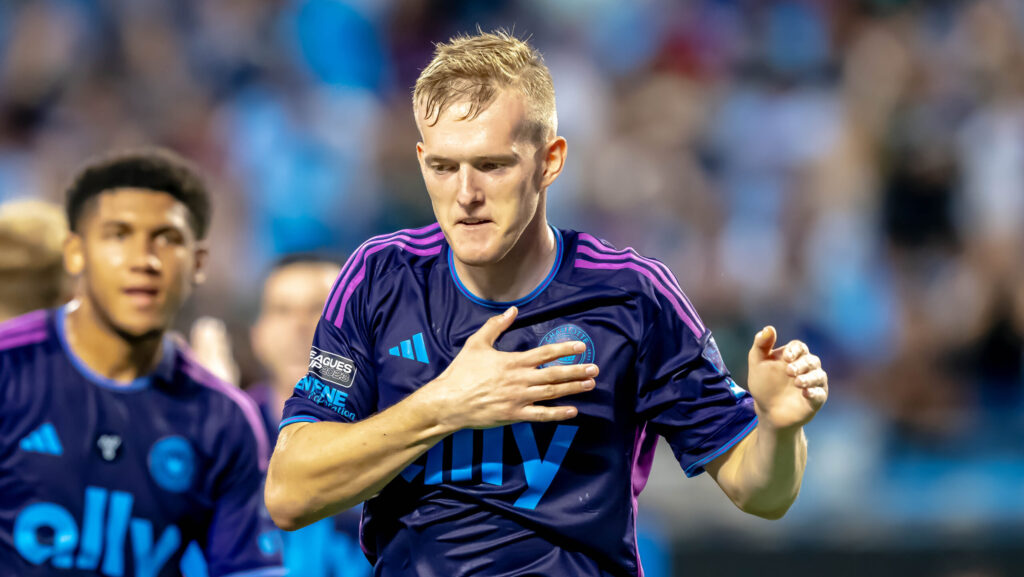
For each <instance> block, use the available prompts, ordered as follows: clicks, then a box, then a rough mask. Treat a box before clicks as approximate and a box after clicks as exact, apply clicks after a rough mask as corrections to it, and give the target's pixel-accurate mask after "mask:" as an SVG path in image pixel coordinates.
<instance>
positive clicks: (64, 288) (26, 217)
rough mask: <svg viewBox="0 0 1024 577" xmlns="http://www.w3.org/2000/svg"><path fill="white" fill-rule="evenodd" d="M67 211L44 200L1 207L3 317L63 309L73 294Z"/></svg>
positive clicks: (0, 301) (0, 294)
mask: <svg viewBox="0 0 1024 577" xmlns="http://www.w3.org/2000/svg"><path fill="white" fill-rule="evenodd" d="M67 235H68V223H67V219H66V218H65V217H64V210H63V208H61V207H60V206H58V205H56V204H51V203H48V202H43V201H39V200H19V201H11V202H8V203H4V204H0V312H4V313H6V315H4V316H13V315H16V314H22V313H25V312H28V311H30V310H34V309H38V308H48V307H53V306H57V305H59V304H61V303H62V302H63V301H64V300H66V298H67V296H68V292H69V279H68V278H67V275H66V274H65V272H64V264H63V246H64V240H65V239H66V238H67Z"/></svg>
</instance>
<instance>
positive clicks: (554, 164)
mask: <svg viewBox="0 0 1024 577" xmlns="http://www.w3.org/2000/svg"><path fill="white" fill-rule="evenodd" d="M568 148H569V143H567V142H566V141H565V139H564V138H562V137H561V136H556V137H555V138H554V139H553V140H549V141H548V142H547V143H546V144H545V145H544V146H543V147H542V149H541V154H542V155H543V158H542V159H541V166H542V168H543V169H542V171H541V175H540V188H542V189H544V188H547V187H549V186H551V183H553V182H555V179H556V178H558V175H559V174H562V168H564V167H565V156H566V154H567V153H568Z"/></svg>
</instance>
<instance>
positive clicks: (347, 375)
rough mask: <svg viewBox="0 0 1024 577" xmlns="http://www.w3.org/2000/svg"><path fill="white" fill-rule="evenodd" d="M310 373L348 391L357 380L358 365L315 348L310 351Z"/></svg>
mask: <svg viewBox="0 0 1024 577" xmlns="http://www.w3.org/2000/svg"><path fill="white" fill-rule="evenodd" d="M309 372H310V373H312V374H314V375H316V376H317V377H319V378H320V379H322V380H324V381H327V382H328V383H334V384H335V385H338V386H340V387H345V388H346V389H347V388H349V387H351V386H352V383H353V382H354V381H355V379H356V364H355V363H354V362H352V359H346V358H345V357H343V356H341V355H337V354H334V353H330V352H327V351H325V350H322V349H318V348H316V347H313V348H312V350H310V351H309Z"/></svg>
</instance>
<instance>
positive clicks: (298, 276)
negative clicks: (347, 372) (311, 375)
mask: <svg viewBox="0 0 1024 577" xmlns="http://www.w3.org/2000/svg"><path fill="white" fill-rule="evenodd" d="M340 271H341V264H340V263H339V262H338V261H337V260H335V259H332V258H330V257H327V256H323V255H315V254H294V255H288V256H285V257H283V258H281V259H280V260H278V261H277V262H276V263H274V265H273V266H272V267H271V269H270V272H269V273H268V274H267V277H266V280H265V281H264V283H263V296H262V298H261V299H260V312H259V317H258V318H257V319H256V323H255V324H254V325H253V327H252V333H251V336H252V344H253V352H254V353H256V357H257V359H258V360H259V361H260V363H262V364H263V366H264V367H266V369H267V370H268V371H270V377H271V380H272V382H273V384H274V386H275V387H281V388H285V389H287V390H290V389H291V387H292V386H293V385H294V384H295V382H296V381H298V380H299V379H300V378H301V377H302V375H303V374H305V373H306V370H307V368H308V367H309V347H310V343H312V341H313V332H314V331H315V330H316V323H317V321H318V320H319V319H320V313H321V311H322V310H323V308H324V302H325V301H326V300H327V296H328V295H329V294H330V292H331V286H332V285H333V283H334V280H335V279H336V278H337V277H338V273H339V272H340Z"/></svg>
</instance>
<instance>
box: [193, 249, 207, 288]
mask: <svg viewBox="0 0 1024 577" xmlns="http://www.w3.org/2000/svg"><path fill="white" fill-rule="evenodd" d="M209 256H210V251H209V249H207V248H206V245H205V244H200V245H199V246H197V247H196V250H195V253H194V254H193V258H194V259H195V261H194V265H195V266H194V267H193V269H192V284H197V285H200V284H203V283H204V282H206V260H207V258H208V257H209Z"/></svg>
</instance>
